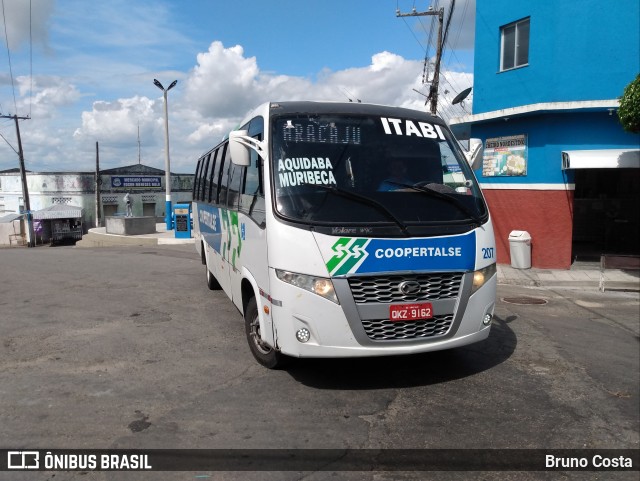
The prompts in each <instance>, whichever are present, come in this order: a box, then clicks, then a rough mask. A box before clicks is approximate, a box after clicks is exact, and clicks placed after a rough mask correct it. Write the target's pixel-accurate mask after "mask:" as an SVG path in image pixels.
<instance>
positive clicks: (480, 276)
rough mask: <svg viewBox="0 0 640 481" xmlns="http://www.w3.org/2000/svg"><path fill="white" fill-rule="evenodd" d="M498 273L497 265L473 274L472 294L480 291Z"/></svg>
mask: <svg viewBox="0 0 640 481" xmlns="http://www.w3.org/2000/svg"><path fill="white" fill-rule="evenodd" d="M495 273H496V265H495V264H491V265H489V266H487V267H485V268H484V269H480V270H477V271H475V272H474V273H473V285H472V286H471V294H473V293H474V292H476V291H477V290H478V289H480V288H481V287H482V286H484V284H485V283H486V282H487V281H488V280H489V279H491V278H492V277H493V276H494V275H495Z"/></svg>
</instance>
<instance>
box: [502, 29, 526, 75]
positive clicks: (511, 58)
mask: <svg viewBox="0 0 640 481" xmlns="http://www.w3.org/2000/svg"><path fill="white" fill-rule="evenodd" d="M500 38H501V54H500V71H503V70H510V69H512V68H518V67H522V66H524V65H528V64H529V18H525V19H523V20H520V21H518V22H514V23H510V24H509V25H505V26H504V27H502V28H500Z"/></svg>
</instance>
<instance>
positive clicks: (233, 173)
mask: <svg viewBox="0 0 640 481" xmlns="http://www.w3.org/2000/svg"><path fill="white" fill-rule="evenodd" d="M228 168H229V177H228V179H229V184H228V190H227V207H229V208H230V209H237V208H238V198H239V197H240V185H241V182H242V178H243V177H244V171H245V167H242V166H240V165H236V164H234V163H233V162H229V167H228Z"/></svg>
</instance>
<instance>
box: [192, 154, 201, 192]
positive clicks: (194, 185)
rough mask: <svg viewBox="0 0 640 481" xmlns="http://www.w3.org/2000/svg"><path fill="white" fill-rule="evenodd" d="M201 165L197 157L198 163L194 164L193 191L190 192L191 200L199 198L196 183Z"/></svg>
mask: <svg viewBox="0 0 640 481" xmlns="http://www.w3.org/2000/svg"><path fill="white" fill-rule="evenodd" d="M201 166H202V159H198V165H197V166H196V174H195V175H194V176H193V192H192V193H191V196H192V197H193V200H199V199H198V183H199V180H200V167H201Z"/></svg>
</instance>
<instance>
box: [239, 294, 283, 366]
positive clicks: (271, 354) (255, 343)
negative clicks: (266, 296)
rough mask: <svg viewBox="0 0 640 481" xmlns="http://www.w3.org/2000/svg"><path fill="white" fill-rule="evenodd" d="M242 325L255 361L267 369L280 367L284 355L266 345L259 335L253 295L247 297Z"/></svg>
mask: <svg viewBox="0 0 640 481" xmlns="http://www.w3.org/2000/svg"><path fill="white" fill-rule="evenodd" d="M244 327H245V333H246V334H247V342H248V343H249V349H251V354H253V357H254V358H255V359H256V361H258V362H259V363H260V364H262V365H263V366H264V367H266V368H269V369H278V368H280V367H282V366H283V365H284V363H285V356H284V355H283V354H280V353H279V352H278V351H276V350H275V349H273V348H272V347H271V346H268V345H266V344H265V343H264V342H263V341H262V338H261V337H260V320H259V316H258V305H257V303H256V298H255V297H252V298H251V299H249V302H247V307H246V308H245V310H244Z"/></svg>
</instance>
